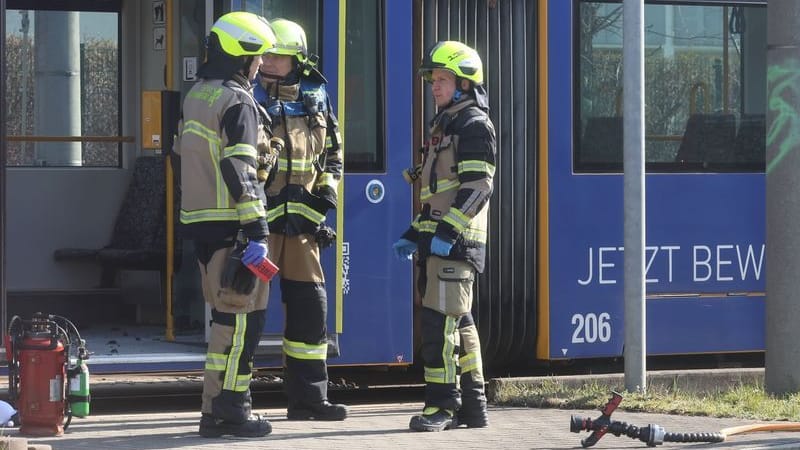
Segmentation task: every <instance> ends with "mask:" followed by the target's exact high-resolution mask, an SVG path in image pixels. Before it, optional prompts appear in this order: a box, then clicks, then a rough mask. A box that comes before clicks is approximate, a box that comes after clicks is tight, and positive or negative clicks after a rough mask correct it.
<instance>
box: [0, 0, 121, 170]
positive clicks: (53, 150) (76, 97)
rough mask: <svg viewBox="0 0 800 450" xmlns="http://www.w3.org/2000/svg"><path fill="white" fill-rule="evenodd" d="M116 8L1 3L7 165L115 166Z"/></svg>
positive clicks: (111, 3) (109, 3) (114, 0)
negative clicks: (3, 13)
mask: <svg viewBox="0 0 800 450" xmlns="http://www.w3.org/2000/svg"><path fill="white" fill-rule="evenodd" d="M120 8H121V2H120V1H119V0H100V1H67V0H64V1H57V2H53V1H38V0H27V1H14V0H10V1H8V2H7V11H6V23H5V30H6V36H5V38H6V48H5V55H4V57H3V60H4V62H5V63H6V64H8V66H9V67H16V68H18V70H13V71H7V72H6V77H7V78H6V92H5V97H6V102H5V105H6V108H7V109H6V127H7V128H6V133H7V135H8V142H7V148H8V150H7V157H6V158H7V164H8V165H9V166H58V167H65V166H78V167H119V166H120V161H121V151H122V146H121V138H120V133H119V131H120V120H121V118H120V71H119V67H120V55H119V42H120V27H119V23H120Z"/></svg>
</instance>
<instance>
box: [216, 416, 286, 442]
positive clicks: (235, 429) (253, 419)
mask: <svg viewBox="0 0 800 450" xmlns="http://www.w3.org/2000/svg"><path fill="white" fill-rule="evenodd" d="M271 432H272V425H270V423H269V421H268V420H267V419H266V417H262V416H259V415H258V414H254V415H252V416H250V418H249V419H247V420H246V421H244V422H241V423H233V422H228V421H225V420H222V419H216V418H214V417H213V416H210V415H208V414H203V417H202V418H201V419H200V436H203V437H207V438H212V437H220V436H225V435H229V436H237V437H250V438H256V437H263V436H266V435H268V434H270V433H271Z"/></svg>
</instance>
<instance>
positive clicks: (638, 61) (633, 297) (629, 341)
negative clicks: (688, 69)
mask: <svg viewBox="0 0 800 450" xmlns="http://www.w3.org/2000/svg"><path fill="white" fill-rule="evenodd" d="M622 13H623V16H622V25H623V31H622V36H623V40H622V64H623V72H624V74H623V77H624V78H623V80H622V83H623V85H622V101H623V115H624V119H623V120H624V132H623V135H624V140H623V156H624V160H623V169H624V176H623V178H624V180H623V185H624V195H623V196H624V211H625V212H624V214H625V220H624V222H625V225H624V234H625V241H624V245H625V254H624V270H625V275H624V280H625V282H624V283H625V289H624V293H625V347H624V351H623V356H624V357H625V389H626V390H628V391H629V392H635V391H639V392H645V391H646V390H647V385H646V378H645V370H646V369H645V366H646V362H645V355H646V354H647V351H646V350H647V349H646V341H645V338H646V332H645V328H646V326H645V317H646V315H645V298H644V296H645V286H644V283H645V282H644V245H645V244H644V242H645V239H644V235H645V214H644V211H645V201H644V199H645V186H644V0H624V1H623V10H622Z"/></svg>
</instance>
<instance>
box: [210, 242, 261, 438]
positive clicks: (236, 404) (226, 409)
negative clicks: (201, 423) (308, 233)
mask: <svg viewBox="0 0 800 450" xmlns="http://www.w3.org/2000/svg"><path fill="white" fill-rule="evenodd" d="M232 245H233V242H232V241H231V242H217V243H207V242H197V243H196V244H195V248H196V250H197V258H198V264H199V265H200V278H201V281H202V286H203V296H204V297H205V300H206V302H208V303H209V304H210V306H211V317H212V322H211V336H210V337H209V341H208V350H207V353H206V364H205V371H204V374H203V395H202V407H201V411H202V412H203V414H209V415H211V416H214V417H215V418H219V419H223V420H226V421H229V422H232V423H243V422H245V421H247V419H248V418H249V417H250V413H251V410H252V406H251V405H252V402H251V399H250V379H251V377H252V369H253V357H254V355H255V349H256V347H257V346H258V341H259V338H260V337H261V333H262V331H263V329H264V324H265V322H266V315H265V313H266V307H267V300H268V297H269V284H268V283H264V282H263V281H261V280H260V279H256V284H255V288H254V289H253V291H252V292H251V293H250V294H247V295H243V294H237V293H235V292H230V290H229V289H223V288H222V287H221V286H220V280H221V277H222V271H223V269H224V268H225V265H226V264H227V263H228V258H229V256H230V254H231V251H232V250H233V247H232Z"/></svg>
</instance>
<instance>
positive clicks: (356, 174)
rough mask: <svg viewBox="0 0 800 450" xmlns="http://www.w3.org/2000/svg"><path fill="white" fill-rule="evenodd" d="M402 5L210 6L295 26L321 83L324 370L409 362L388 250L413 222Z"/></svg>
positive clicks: (275, 292)
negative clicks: (325, 150)
mask: <svg viewBox="0 0 800 450" xmlns="http://www.w3.org/2000/svg"><path fill="white" fill-rule="evenodd" d="M401 3H402V4H401ZM405 3H407V2H391V1H386V0H381V1H375V0H349V1H339V0H272V1H270V0H262V1H246V2H244V1H225V2H223V5H222V7H221V8H215V9H216V10H217V11H221V12H222V13H224V12H227V11H231V10H247V11H249V12H253V13H256V14H260V15H262V16H264V17H266V18H267V19H268V20H273V19H276V18H286V19H289V20H293V21H295V22H297V23H299V24H300V25H301V26H303V28H304V30H305V31H306V35H307V41H308V46H309V52H311V53H314V54H316V55H318V56H319V57H320V63H319V66H318V67H319V69H320V71H321V72H322V73H323V75H324V76H325V77H326V79H327V81H328V84H327V91H328V93H329V94H330V96H331V101H332V104H333V110H334V112H335V114H336V115H337V117H338V119H339V127H340V132H341V134H342V136H343V141H344V144H343V147H344V160H345V162H344V168H345V175H344V177H343V181H342V182H341V183H340V192H339V204H338V207H337V210H336V211H331V212H329V213H328V216H327V219H326V221H325V222H326V223H327V224H328V225H329V226H331V227H333V228H335V229H336V233H337V239H336V245H335V246H333V247H330V248H328V249H325V250H322V260H323V261H322V262H323V270H324V272H325V281H326V290H327V296H328V342H329V345H328V353H329V357H330V358H331V359H330V360H329V364H332V365H339V364H382V365H385V364H399V365H405V364H410V363H411V362H413V361H412V328H413V326H412V307H413V295H412V277H411V273H412V267H411V263H410V262H407V261H398V260H396V259H395V258H394V257H393V255H392V251H391V245H392V243H393V242H394V241H395V240H396V239H398V238H399V236H400V235H401V234H402V232H403V231H404V230H405V228H406V227H407V226H408V225H409V224H410V222H411V220H412V219H413V216H412V204H411V188H410V186H409V185H407V184H406V183H405V181H404V180H403V177H402V176H401V172H402V170H403V169H405V168H407V167H409V166H410V165H411V164H412V158H411V154H410V153H411V152H409V149H411V148H412V140H411V137H412V131H411V130H412V125H411V108H412V105H411V98H412V95H411V81H412V77H411V76H410V75H409V74H410V73H411V64H412V63H411V43H412V36H411V26H410V24H411V20H412V11H411V9H412V5H411V4H410V3H409V4H405ZM388 18H391V20H389V19H388ZM342 43H343V44H344V46H342V45H341V44H342ZM276 280H277V278H276ZM279 284H280V283H279V282H275V283H273V286H272V292H271V294H270V302H269V305H268V307H267V324H266V329H265V334H264V337H263V338H262V343H261V344H262V345H261V346H260V350H259V352H260V353H261V354H262V357H264V358H267V361H266V362H263V361H262V362H261V363H260V364H261V365H271V362H272V361H275V360H276V359H272V360H269V358H270V357H273V358H279V357H280V345H281V342H282V332H283V321H284V308H283V307H282V305H281V303H282V299H281V293H280V290H279Z"/></svg>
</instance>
